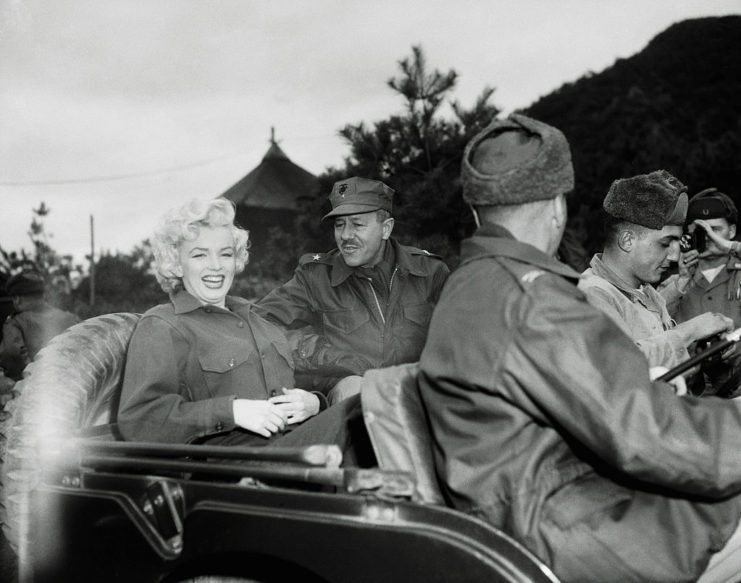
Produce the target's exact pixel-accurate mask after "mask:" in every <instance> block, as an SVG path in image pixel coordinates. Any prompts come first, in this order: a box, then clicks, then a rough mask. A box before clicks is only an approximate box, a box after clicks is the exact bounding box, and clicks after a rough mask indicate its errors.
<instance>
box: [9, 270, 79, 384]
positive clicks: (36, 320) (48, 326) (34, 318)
mask: <svg viewBox="0 0 741 583" xmlns="http://www.w3.org/2000/svg"><path fill="white" fill-rule="evenodd" d="M5 290H6V293H7V295H8V296H9V297H10V298H12V300H13V306H14V308H15V312H14V313H13V314H12V315H10V316H8V319H7V320H5V323H4V324H3V339H2V342H0V367H2V368H3V369H4V370H5V374H6V376H8V377H9V378H11V379H13V380H16V381H17V380H20V379H21V377H22V373H23V369H24V368H25V367H26V365H27V364H28V363H29V362H31V361H32V360H33V358H34V357H35V356H36V353H37V352H38V351H39V350H41V349H42V348H43V347H44V346H46V345H47V344H48V342H49V341H50V340H51V339H52V338H53V337H54V336H56V335H57V334H60V333H61V332H63V331H64V330H66V329H67V328H69V327H70V326H72V325H73V324H75V323H77V322H78V319H77V316H75V315H74V314H71V313H70V312H65V311H63V310H60V309H58V308H55V307H54V306H52V305H50V304H49V303H48V302H46V301H45V300H44V278H43V276H42V275H41V274H40V273H38V272H36V271H24V272H22V273H18V274H16V275H13V276H12V277H10V278H9V279H8V281H7V282H6V284H5Z"/></svg>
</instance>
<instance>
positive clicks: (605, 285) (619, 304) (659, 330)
mask: <svg viewBox="0 0 741 583" xmlns="http://www.w3.org/2000/svg"><path fill="white" fill-rule="evenodd" d="M579 289H581V290H582V291H583V292H584V293H585V294H586V296H587V300H589V303H590V304H592V305H593V306H594V307H596V308H597V309H599V310H602V311H603V312H604V313H605V314H607V315H608V316H609V317H610V318H612V320H613V321H614V322H615V323H616V324H617V325H618V326H619V327H620V328H621V329H622V330H623V331H624V332H625V333H626V334H627V335H628V336H630V337H631V338H632V339H633V340H634V341H635V343H636V344H637V345H638V347H639V348H640V349H641V352H643V354H644V355H645V356H646V358H647V359H648V362H649V366H664V367H666V368H673V367H675V366H677V365H678V364H679V363H681V362H683V361H685V360H687V359H688V358H689V357H690V355H689V352H688V351H687V346H686V345H685V344H684V342H685V341H684V339H683V338H682V337H681V336H680V335H679V334H677V333H676V332H675V331H673V330H672V329H673V328H674V326H675V323H674V320H672V319H671V317H670V316H669V312H668V311H667V307H666V301H665V299H664V297H663V296H662V295H661V294H660V293H659V292H658V291H656V290H655V289H654V288H653V286H652V285H651V284H646V285H643V286H641V288H639V289H635V288H631V287H630V286H629V285H628V284H627V283H625V282H624V281H622V280H621V279H620V277H618V275H617V274H616V273H615V272H614V271H612V270H611V269H610V268H609V267H607V265H605V263H604V262H603V261H602V255H601V254H597V255H595V256H594V257H593V258H592V262H591V263H590V268H589V269H587V270H586V271H585V272H584V273H583V274H582V277H581V279H580V280H579Z"/></svg>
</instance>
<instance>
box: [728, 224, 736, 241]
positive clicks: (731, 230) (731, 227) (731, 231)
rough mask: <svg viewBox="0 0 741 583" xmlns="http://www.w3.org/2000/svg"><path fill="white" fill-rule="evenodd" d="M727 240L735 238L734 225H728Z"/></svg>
mask: <svg viewBox="0 0 741 583" xmlns="http://www.w3.org/2000/svg"><path fill="white" fill-rule="evenodd" d="M728 238H729V239H735V238H736V225H728Z"/></svg>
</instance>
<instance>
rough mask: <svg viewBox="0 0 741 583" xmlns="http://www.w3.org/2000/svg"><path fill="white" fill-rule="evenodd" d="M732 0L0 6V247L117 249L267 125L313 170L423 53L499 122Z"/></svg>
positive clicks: (88, 0)
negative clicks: (415, 51)
mask: <svg viewBox="0 0 741 583" xmlns="http://www.w3.org/2000/svg"><path fill="white" fill-rule="evenodd" d="M725 14H741V0H651V1H646V0H516V1H515V0H457V1H456V2H452V1H451V0H445V1H441V0H375V1H374V2H366V1H363V2H360V1H356V0H306V1H298V0H273V1H268V0H264V1H263V0H259V1H258V0H108V1H105V2H101V1H100V0H53V1H49V0H0V247H2V248H4V249H6V250H18V249H20V248H26V249H28V248H29V247H30V242H29V238H28V235H27V231H28V227H29V224H30V222H31V218H32V209H33V208H36V207H38V206H39V204H40V203H41V202H42V201H43V202H45V203H46V205H47V206H48V207H49V208H50V209H51V212H50V214H49V215H48V217H47V218H46V220H45V226H46V230H47V232H48V233H50V234H51V239H50V242H51V244H52V246H53V247H54V248H55V249H56V250H57V251H58V252H60V253H62V254H72V255H74V256H75V258H77V259H78V260H80V261H81V260H82V258H83V257H84V255H85V254H86V253H89V249H90V228H89V226H90V217H91V216H93V217H94V225H95V252H96V255H97V254H99V253H100V252H101V251H108V252H116V251H121V252H124V253H128V252H130V251H131V250H132V249H133V248H134V246H135V245H137V244H139V243H140V242H141V241H142V240H143V239H145V238H146V237H148V236H149V234H150V232H151V231H152V229H153V227H154V225H155V224H156V222H157V219H158V217H159V216H160V215H161V214H162V213H163V212H165V211H166V210H167V209H169V208H171V207H174V206H177V205H180V204H182V203H184V202H185V201H187V200H189V199H191V198H193V197H202V198H212V197H215V196H218V195H219V194H220V193H222V192H223V191H224V190H226V189H227V188H229V187H230V186H231V185H232V184H234V183H235V182H236V181H237V180H239V179H240V178H242V177H243V176H244V175H245V174H247V173H248V172H249V171H250V170H252V169H253V168H254V167H255V166H256V165H258V164H259V163H260V160H261V159H262V156H263V155H264V154H265V152H266V150H267V149H268V147H269V138H270V131H271V127H274V128H275V135H276V138H277V140H278V143H279V145H280V146H281V148H282V149H283V150H284V151H285V152H286V154H287V155H288V156H289V157H290V158H291V159H292V160H293V161H294V162H295V163H296V164H298V165H300V166H302V167H304V168H306V169H307V170H309V171H310V172H313V173H314V174H319V173H321V172H323V171H324V170H325V169H326V168H327V167H331V166H339V165H341V163H342V161H343V158H344V157H345V156H347V155H348V153H349V152H348V148H347V145H346V144H345V143H344V142H343V141H342V140H341V139H340V138H339V136H338V134H337V132H338V130H339V129H340V128H342V127H343V126H344V125H346V124H348V123H359V122H361V121H362V122H365V123H372V122H374V121H378V120H380V119H384V118H386V117H388V116H389V115H391V114H394V113H399V112H401V110H402V102H401V100H400V98H399V97H398V95H396V94H394V92H393V91H392V90H391V89H389V88H388V87H387V85H386V81H387V80H388V79H389V78H391V77H393V76H396V75H397V74H398V65H397V63H398V61H399V60H400V59H402V58H404V57H406V56H408V55H409V54H410V53H411V47H412V45H421V46H422V47H423V49H424V51H425V53H426V55H427V59H428V64H429V65H430V67H433V68H437V69H440V70H442V71H447V70H448V69H451V68H452V69H455V70H456V71H457V72H458V74H459V78H458V84H457V86H456V89H455V90H454V92H453V98H454V99H456V100H458V101H459V102H461V103H462V104H463V105H466V106H468V105H472V104H473V103H474V102H475V99H476V97H477V96H478V95H479V94H480V93H481V91H482V90H483V89H484V87H486V86H491V87H494V88H496V90H495V92H494V95H493V98H492V102H493V103H494V104H495V105H497V106H498V107H499V108H501V109H502V110H503V112H504V113H505V114H506V113H508V112H510V111H513V110H515V109H519V108H525V107H527V106H528V105H530V104H532V103H533V102H534V101H536V100H537V99H538V98H539V97H542V96H544V95H547V94H548V93H550V92H551V91H553V90H555V89H557V88H558V87H560V86H561V85H562V84H563V83H567V82H572V81H575V80H577V79H579V78H580V77H581V76H583V75H585V74H587V73H590V72H594V73H598V72H600V71H602V70H604V69H605V68H607V67H609V66H611V65H612V64H613V63H614V62H615V60H616V59H618V58H626V57H630V56H632V55H633V54H635V53H637V52H639V51H641V50H642V49H643V48H644V47H645V46H646V44H648V42H649V41H650V40H651V39H652V38H653V37H654V36H655V35H656V34H658V33H660V32H662V31H663V30H665V29H666V28H667V27H668V26H670V25H671V24H673V23H675V22H678V21H681V20H685V19H688V18H696V17H702V16H713V15H725Z"/></svg>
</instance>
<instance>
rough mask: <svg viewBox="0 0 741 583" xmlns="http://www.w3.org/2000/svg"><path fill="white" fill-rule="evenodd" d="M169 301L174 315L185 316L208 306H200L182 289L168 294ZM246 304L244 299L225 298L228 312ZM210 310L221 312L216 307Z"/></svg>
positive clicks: (199, 303) (200, 304)
mask: <svg viewBox="0 0 741 583" xmlns="http://www.w3.org/2000/svg"><path fill="white" fill-rule="evenodd" d="M170 301H171V302H172V305H173V307H174V308H175V313H176V314H187V313H188V312H194V311H195V310H198V309H199V308H206V307H209V306H206V305H204V304H202V303H201V302H200V301H198V300H197V299H196V298H195V297H194V296H192V295H191V294H189V293H188V292H187V291H185V290H184V289H181V290H178V291H176V292H175V293H172V294H170ZM248 303H249V302H248V301H247V300H245V299H244V298H238V297H235V296H226V307H227V309H228V310H230V311H234V310H236V309H238V308H241V307H242V306H244V305H245V304H248ZM210 308H211V309H213V310H216V311H222V309H221V308H217V307H216V306H210Z"/></svg>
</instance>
